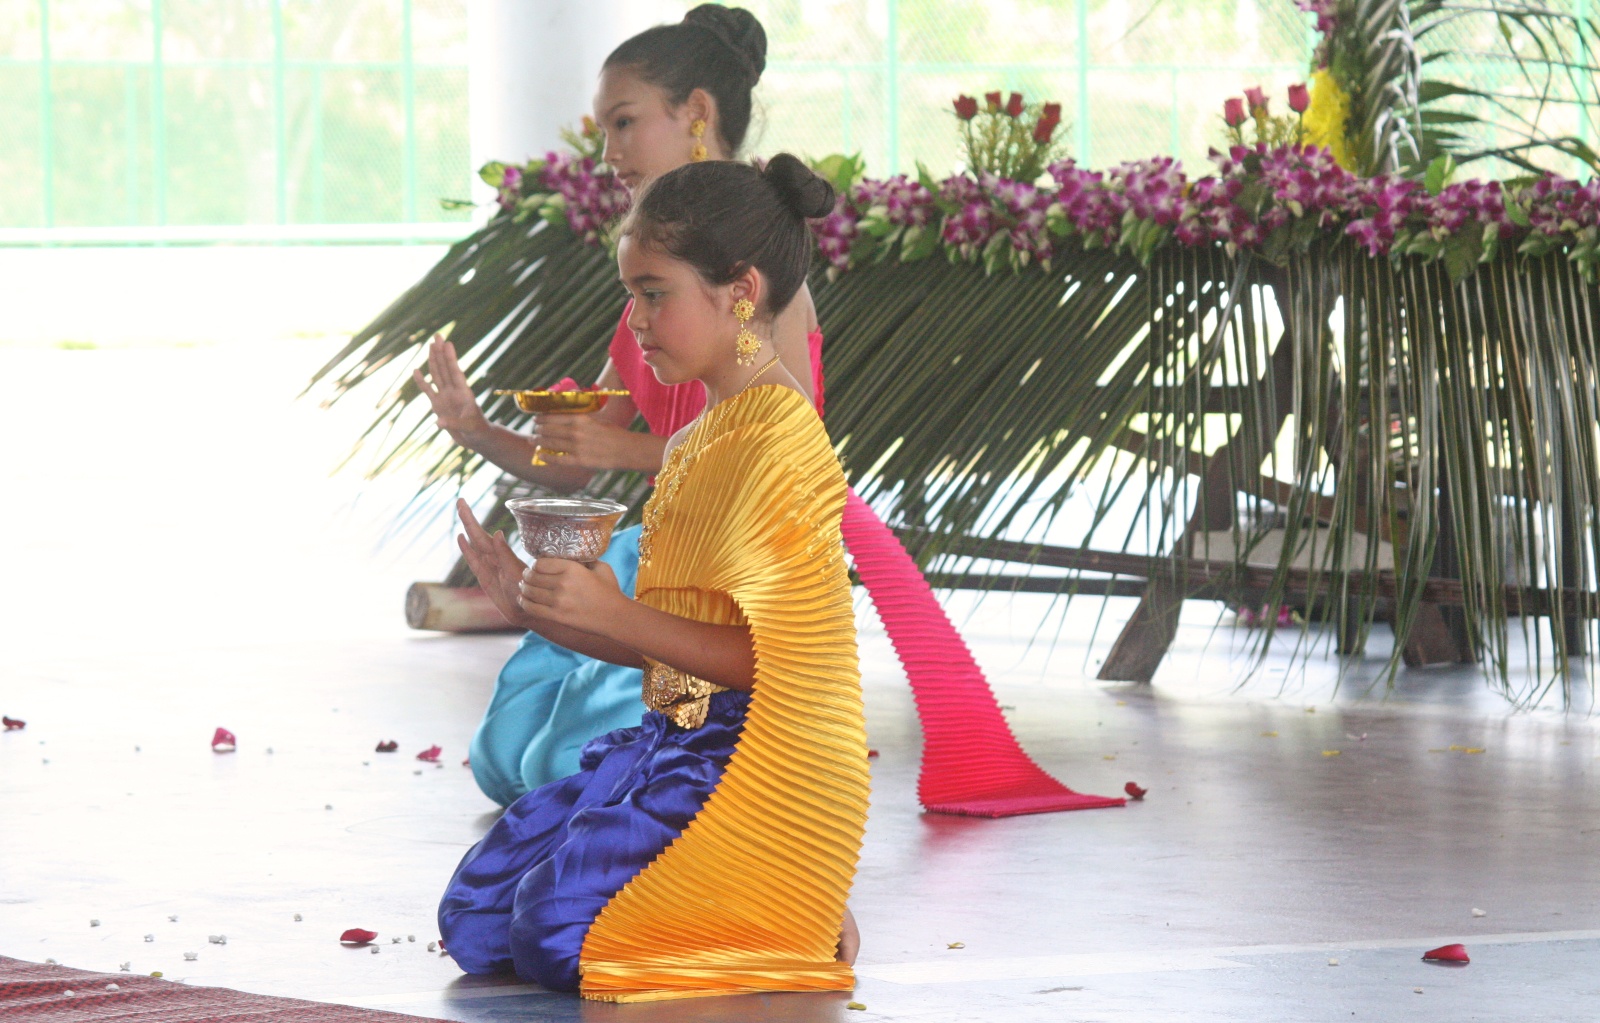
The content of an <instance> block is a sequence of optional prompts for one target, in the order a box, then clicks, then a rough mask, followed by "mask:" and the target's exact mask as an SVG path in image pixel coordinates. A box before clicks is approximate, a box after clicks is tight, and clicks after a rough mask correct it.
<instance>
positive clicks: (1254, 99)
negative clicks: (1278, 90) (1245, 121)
mask: <svg viewBox="0 0 1600 1023" xmlns="http://www.w3.org/2000/svg"><path fill="white" fill-rule="evenodd" d="M1244 100H1245V102H1246V103H1248V104H1250V112H1251V113H1252V114H1264V113H1266V112H1267V91H1266V90H1265V89H1263V88H1262V87H1261V86H1259V85H1252V86H1251V87H1250V88H1248V89H1246V90H1245V91H1244Z"/></svg>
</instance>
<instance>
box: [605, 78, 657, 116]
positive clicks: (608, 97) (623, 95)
mask: <svg viewBox="0 0 1600 1023" xmlns="http://www.w3.org/2000/svg"><path fill="white" fill-rule="evenodd" d="M624 103H631V104H633V105H635V106H662V105H665V103H666V97H665V95H664V93H663V92H662V91H661V89H660V87H658V86H654V85H651V84H650V83H649V82H647V81H645V80H644V79H642V78H640V77H639V76H638V74H636V73H635V72H634V70H633V69H632V68H630V67H627V66H625V65H622V66H613V67H608V68H606V69H605V70H604V71H601V72H600V87H599V89H598V91H596V92H595V95H594V112H595V113H596V114H598V115H599V116H600V117H602V118H604V117H607V116H609V115H610V113H611V111H612V109H613V108H615V107H618V106H621V105H622V104H624Z"/></svg>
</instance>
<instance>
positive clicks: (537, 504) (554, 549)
mask: <svg viewBox="0 0 1600 1023" xmlns="http://www.w3.org/2000/svg"><path fill="white" fill-rule="evenodd" d="M506 507H507V508H509V509H511V514H512V515H515V516H516V517H517V533H518V534H519V535H520V536H521V537H522V546H523V549H524V550H526V551H527V552H528V553H529V554H531V555H533V556H534V557H535V558H564V559H566V560H567V561H585V562H587V561H595V560H598V559H599V557H600V555H602V554H604V553H605V552H606V548H607V547H608V546H610V544H611V530H612V528H613V527H615V526H616V524H617V520H618V519H620V518H622V513H623V512H625V511H627V510H628V506H627V505H624V504H618V503H617V502H615V501H598V500H591V499H589V498H582V497H525V498H522V499H521V500H517V501H507V502H506Z"/></svg>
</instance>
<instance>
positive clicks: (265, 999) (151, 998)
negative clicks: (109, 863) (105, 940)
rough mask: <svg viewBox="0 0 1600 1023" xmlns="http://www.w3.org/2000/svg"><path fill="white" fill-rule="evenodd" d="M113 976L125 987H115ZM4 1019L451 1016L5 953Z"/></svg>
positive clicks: (304, 1020)
mask: <svg viewBox="0 0 1600 1023" xmlns="http://www.w3.org/2000/svg"><path fill="white" fill-rule="evenodd" d="M113 984H114V985H116V987H117V990H115V991H109V990H107V986H108V985H113ZM0 1019H3V1020H6V1021H8V1023H10V1021H12V1020H30V1021H32V1020H39V1021H44V1020H48V1021H50V1023H79V1021H83V1023H88V1021H91V1020H93V1021H97V1023H98V1021H105V1020H113V1021H116V1020H121V1021H124V1023H257V1021H259V1023H369V1021H370V1023H444V1021H442V1020H423V1018H422V1017H421V1016H402V1015H400V1014H399V1013H395V1012H379V1011H378V1010H376V1009H358V1008H356V1007H354V1006H351V1005H329V1004H326V1003H324V1002H303V1001H301V1000H300V999H298V998H272V997H269V996H267V995H252V994H249V993H248V992H244V991H234V990H232V989H231V988H225V987H190V986H189V985H187V984H178V983H175V982H173V981H170V980H161V979H159V978H156V977H146V976H142V975H140V974H134V973H90V972H89V971H87V970H73V969H68V968H67V967H65V966H51V965H49V964H47V963H28V962H23V961H22V960H21V959H7V958H6V957H5V956H0Z"/></svg>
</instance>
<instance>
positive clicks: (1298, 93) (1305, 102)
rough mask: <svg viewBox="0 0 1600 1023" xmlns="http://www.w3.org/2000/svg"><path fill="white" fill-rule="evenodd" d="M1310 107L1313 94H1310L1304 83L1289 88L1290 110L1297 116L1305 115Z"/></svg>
mask: <svg viewBox="0 0 1600 1023" xmlns="http://www.w3.org/2000/svg"><path fill="white" fill-rule="evenodd" d="M1310 105H1311V92H1310V90H1308V89H1307V88H1306V86H1305V83H1304V82H1301V83H1300V84H1298V85H1291V86H1289V109H1290V110H1293V111H1294V112H1295V113H1297V114H1303V113H1305V112H1306V108H1307V107H1309V106H1310Z"/></svg>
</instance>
